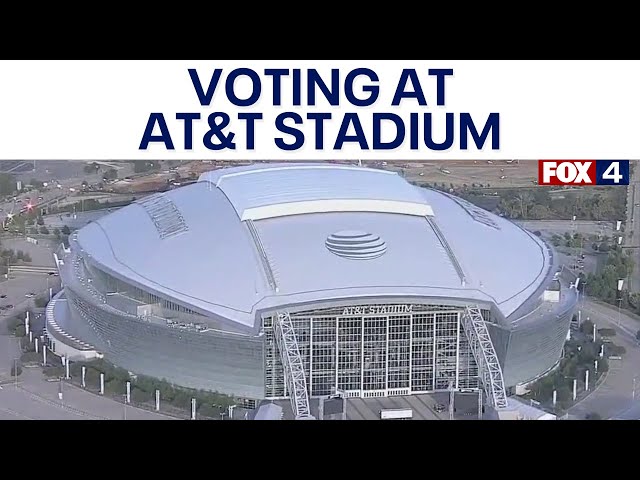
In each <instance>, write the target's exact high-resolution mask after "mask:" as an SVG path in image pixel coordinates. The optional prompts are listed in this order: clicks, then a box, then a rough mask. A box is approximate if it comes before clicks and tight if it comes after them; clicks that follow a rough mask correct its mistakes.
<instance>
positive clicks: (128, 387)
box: [127, 382, 131, 403]
mask: <svg viewBox="0 0 640 480" xmlns="http://www.w3.org/2000/svg"><path fill="white" fill-rule="evenodd" d="M127 403H131V382H127Z"/></svg>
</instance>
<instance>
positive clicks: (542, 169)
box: [538, 160, 629, 186]
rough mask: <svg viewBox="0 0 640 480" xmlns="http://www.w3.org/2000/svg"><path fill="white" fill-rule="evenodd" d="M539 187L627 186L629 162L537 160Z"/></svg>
mask: <svg viewBox="0 0 640 480" xmlns="http://www.w3.org/2000/svg"><path fill="white" fill-rule="evenodd" d="M538 184H540V185H574V186H579V185H629V160H539V162H538Z"/></svg>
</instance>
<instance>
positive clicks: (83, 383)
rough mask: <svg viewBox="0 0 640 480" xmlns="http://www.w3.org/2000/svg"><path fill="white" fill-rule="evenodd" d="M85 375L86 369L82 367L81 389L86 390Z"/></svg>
mask: <svg viewBox="0 0 640 480" xmlns="http://www.w3.org/2000/svg"><path fill="white" fill-rule="evenodd" d="M86 375H87V367H85V366H84V365H83V366H82V388H86V387H87V384H86V383H85V377H86Z"/></svg>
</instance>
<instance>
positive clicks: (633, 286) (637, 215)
mask: <svg viewBox="0 0 640 480" xmlns="http://www.w3.org/2000/svg"><path fill="white" fill-rule="evenodd" d="M632 161H634V160H632ZM634 162H635V169H634V172H633V176H632V177H631V178H630V179H629V188H628V194H627V221H626V225H625V233H626V238H625V242H624V244H625V245H626V246H627V247H635V248H634V252H635V255H634V257H635V259H636V262H635V268H634V271H633V273H632V274H631V275H630V277H629V282H628V283H629V285H628V286H627V288H629V290H630V291H633V292H638V291H640V260H639V258H640V161H637V160H635V161H634ZM636 205H639V206H637V207H636Z"/></svg>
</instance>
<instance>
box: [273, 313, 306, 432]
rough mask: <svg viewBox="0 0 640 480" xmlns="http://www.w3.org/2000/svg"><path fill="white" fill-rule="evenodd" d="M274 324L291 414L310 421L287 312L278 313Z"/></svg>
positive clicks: (294, 335)
mask: <svg viewBox="0 0 640 480" xmlns="http://www.w3.org/2000/svg"><path fill="white" fill-rule="evenodd" d="M274 323H275V325H274V327H275V328H274V333H275V340H276V346H277V348H278V352H279V353H280V359H281V361H282V367H283V369H284V376H285V381H286V385H287V389H288V391H289V398H290V399H291V408H292V409H293V414H294V415H295V418H296V420H312V419H313V416H312V415H311V410H310V408H309V392H308V390H307V379H306V376H305V373H304V364H303V363H302V357H301V356H300V349H299V348H298V341H297V339H296V332H295V330H294V329H293V322H292V321H291V316H290V315H289V312H278V314H277V315H276V318H275V322H274Z"/></svg>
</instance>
